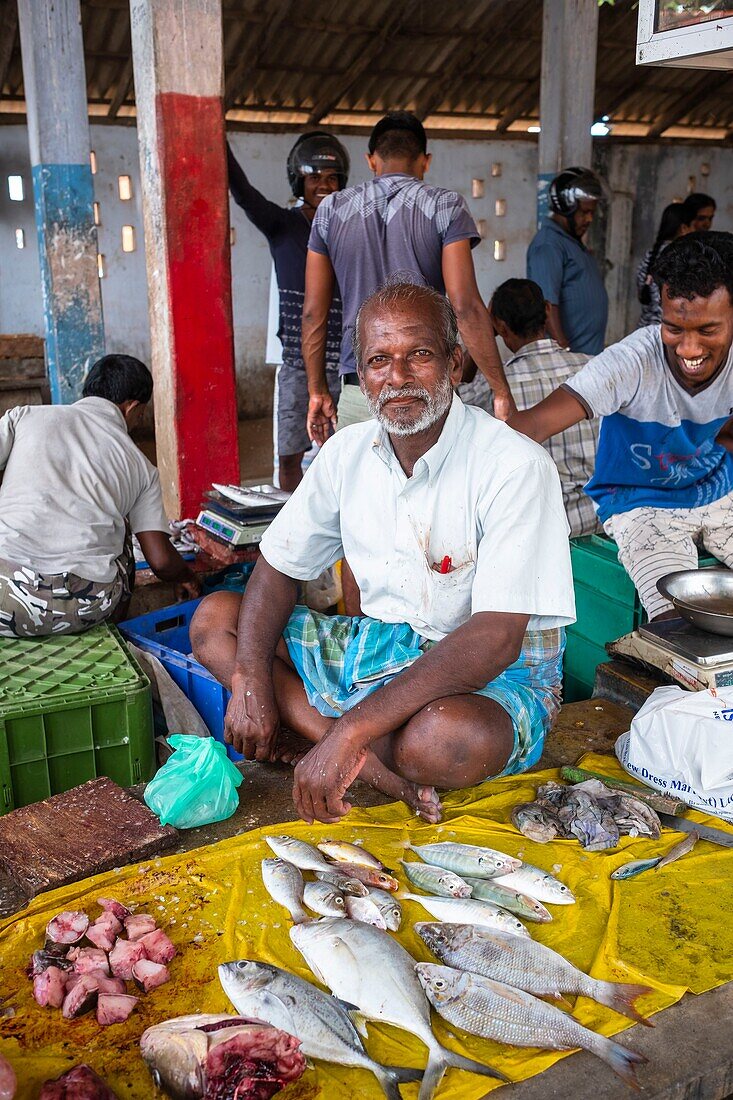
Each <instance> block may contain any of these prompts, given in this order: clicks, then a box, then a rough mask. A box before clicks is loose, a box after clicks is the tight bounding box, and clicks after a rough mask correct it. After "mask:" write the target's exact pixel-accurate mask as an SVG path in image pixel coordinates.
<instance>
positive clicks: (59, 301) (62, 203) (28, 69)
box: [18, 0, 104, 404]
mask: <svg viewBox="0 0 733 1100" xmlns="http://www.w3.org/2000/svg"><path fill="white" fill-rule="evenodd" d="M18 18H19V24H20V45H21V52H22V56H23V85H24V88H25V99H26V106H27V114H28V139H29V145H30V155H31V165H32V169H33V193H34V198H35V207H36V227H37V230H38V250H39V255H40V263H41V284H42V289H43V308H44V322H45V335H46V362H47V366H48V374H49V383H50V387H51V398H52V400H53V402H54V403H55V404H68V403H70V402H72V401H75V400H76V399H77V398H78V397H80V396H81V388H82V384H83V381H84V376H85V373H86V371H87V368H88V367H89V365H90V364H91V363H93V362H94V360H95V359H97V358H99V356H100V355H104V323H103V319H102V292H101V288H100V285H99V274H98V268H97V251H98V247H97V230H96V228H95V225H94V206H93V202H94V187H93V182H92V172H91V165H90V162H89V151H90V150H89V121H88V116H87V89H86V77H85V71H84V50H83V45H82V35H81V11H80V5H79V0H53V2H45V0H43V2H39V0H18Z"/></svg>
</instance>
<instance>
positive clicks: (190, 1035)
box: [77, 1015, 306, 1100]
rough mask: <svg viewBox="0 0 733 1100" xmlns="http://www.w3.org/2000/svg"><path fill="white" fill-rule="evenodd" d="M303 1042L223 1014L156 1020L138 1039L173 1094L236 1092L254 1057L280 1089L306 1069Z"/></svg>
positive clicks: (191, 1099) (193, 1098) (158, 1079)
mask: <svg viewBox="0 0 733 1100" xmlns="http://www.w3.org/2000/svg"><path fill="white" fill-rule="evenodd" d="M299 1046H300V1043H299V1041H298V1040H297V1038H294V1037H293V1036H292V1035H290V1034H284V1033H283V1032H282V1031H280V1030H279V1029H278V1028H277V1027H272V1026H271V1025H270V1024H268V1023H265V1022H264V1021H261V1020H254V1021H253V1020H245V1019H241V1018H239V1017H237V1016H224V1015H218V1016H213V1015H199V1016H179V1017H177V1019H175V1020H166V1021H165V1022H164V1023H162V1024H154V1025H153V1027H149V1028H148V1029H147V1031H144V1032H143V1035H142V1038H141V1039H140V1053H141V1054H142V1056H143V1058H144V1060H145V1062H146V1063H147V1066H148V1069H149V1070H150V1072H151V1074H152V1075H153V1080H154V1081H155V1083H156V1085H158V1086H162V1087H163V1088H165V1090H166V1092H167V1093H168V1095H169V1096H172V1097H174V1098H175V1100H199V1098H200V1097H203V1096H205V1095H213V1093H214V1091H216V1095H224V1090H225V1086H228V1090H227V1095H230V1096H231V1095H236V1093H237V1092H238V1091H239V1089H238V1085H239V1084H240V1083H241V1080H242V1077H247V1076H249V1074H250V1073H251V1066H252V1062H254V1063H255V1064H256V1065H257V1067H258V1068H262V1069H264V1070H268V1071H269V1072H268V1073H267V1080H268V1082H270V1081H272V1082H273V1083H275V1082H277V1085H278V1087H277V1089H276V1092H279V1091H280V1089H281V1088H283V1087H284V1086H285V1085H286V1084H288V1082H290V1081H297V1079H298V1078H299V1077H301V1076H302V1075H303V1073H304V1071H305V1068H306V1061H305V1058H304V1057H303V1055H302V1054H301V1053H300V1051H299V1050H298V1047H299ZM210 1087H211V1092H209V1088H210ZM77 1095H80V1094H79V1093H77ZM87 1095H89V1094H88V1093H87Z"/></svg>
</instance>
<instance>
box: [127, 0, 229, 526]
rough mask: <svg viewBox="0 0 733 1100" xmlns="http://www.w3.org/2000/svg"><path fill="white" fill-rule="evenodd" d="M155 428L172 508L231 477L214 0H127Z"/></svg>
mask: <svg viewBox="0 0 733 1100" xmlns="http://www.w3.org/2000/svg"><path fill="white" fill-rule="evenodd" d="M130 18H131V27H132V48H133V65H134V74H135V99H136V103H137V128H138V139H139V145H140V176H141V184H142V200H143V215H144V224H145V256H146V262H147V271H148V296H149V302H150V329H151V344H152V365H153V376H154V379H155V434H156V442H157V454H158V467H159V469H160V475H161V481H162V485H163V495H164V500H165V504H166V509H167V511H168V514H169V515H174V516H184V515H186V516H190V515H196V512H197V509H198V506H199V503H200V501H201V494H202V493H203V491H204V490H205V489H208V488H210V487H211V482H212V481H223V482H235V483H238V482H239V448H238V437H237V400H236V386H235V376H234V339H233V329H232V300H231V272H230V262H229V198H228V191H227V172H226V156H225V139H224V112H223V105H222V95H223V83H224V67H223V53H222V22H221V3H220V0H131V3H130Z"/></svg>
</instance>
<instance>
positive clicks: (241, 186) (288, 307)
mask: <svg viewBox="0 0 733 1100" xmlns="http://www.w3.org/2000/svg"><path fill="white" fill-rule="evenodd" d="M227 155H228V161H229V187H230V189H231V192H232V197H233V198H234V201H235V202H236V203H237V205H238V206H241V208H242V210H244V212H245V214H246V215H247V217H248V218H249V220H250V221H251V222H252V224H253V225H254V226H256V227H257V229H259V230H260V232H261V233H263V234H264V235H265V237H266V238H267V242H268V244H269V246H270V253H271V255H272V259H273V261H274V264H275V275H276V277H277V285H278V290H279V292H280V316H279V328H278V336H279V338H280V341H281V343H282V348H283V362H282V366H281V367H280V369H279V371H278V375H277V383H276V388H277V398H276V405H277V444H278V447H277V449H278V456H279V473H280V487H281V488H282V489H286V490H288V491H292V490H293V489H295V487H296V485H298V483H299V482H300V480H301V478H302V476H303V473H302V469H301V463H302V461H303V455H304V453H305V452H306V451H307V450H308V449H309V448H310V445H311V444H310V440H309V438H308V432H307V430H306V415H307V411H308V385H307V380H306V375H305V368H304V366H303V357H302V353H301V322H302V316H303V296H304V291H305V261H306V255H307V250H308V236H309V234H310V226H311V222H312V221H313V216H314V214H315V212H316V209H317V207H318V205H319V204H320V203H321V202H322V201H323V199H325V198H326V196H327V195H330V194H332V193H333V192H334V191H340V190H341V188H343V187H345V186H346V183H347V180H348V175H349V154H348V153H347V152H346V149H344V147H343V145H342V144H341V142H340V141H338V140H337V139H336V138H335V137H333V136H332V135H331V134H327V133H325V132H324V131H323V130H314V131H312V132H310V133H307V134H303V135H302V136H301V137H299V138H298V140H297V141H296V143H295V145H294V146H293V148H292V149H291V150H290V153H289V155H288V164H287V170H288V179H289V181H290V187H291V190H292V192H293V195H294V196H295V198H296V199H300V200H301V201H300V203H299V205H297V206H295V207H291V208H288V207H282V206H278V205H277V204H276V203H274V202H270V200H269V199H266V198H265V196H264V195H262V194H261V193H260V192H259V191H258V190H257V189H256V188H255V187H253V186H252V184H251V183H250V181H249V180H248V179H247V176H246V175H245V173H244V171H243V170H242V168H241V166H240V165H239V164H238V162H237V160H236V159H235V157H234V154H233V153H232V151H231V149H229V148H228V147H227ZM325 340H326V365H327V380H328V388H329V391H330V393H331V395H332V398H333V400H334V402H337V401H338V396H339V391H340V382H339V372H338V368H339V355H340V346H341V300H340V297H339V295H338V292H336V294H334V298H333V301H332V303H331V308H330V310H329V314H328V325H327V331H326V337H325Z"/></svg>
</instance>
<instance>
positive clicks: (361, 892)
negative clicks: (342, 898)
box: [316, 867, 369, 898]
mask: <svg viewBox="0 0 733 1100" xmlns="http://www.w3.org/2000/svg"><path fill="white" fill-rule="evenodd" d="M316 878H317V879H318V880H319V882H330V883H331V885H332V886H335V887H336V889H337V890H340V891H341V893H342V894H351V896H352V897H354V898H366V897H368V896H369V890H368V888H367V887H366V886H365V885H364V883H363V882H359V880H358V878H351V877H350V876H349V875H345V874H343V872H342V871H337V870H336V868H335V867H334V868H331V869H330V870H328V871H316Z"/></svg>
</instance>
